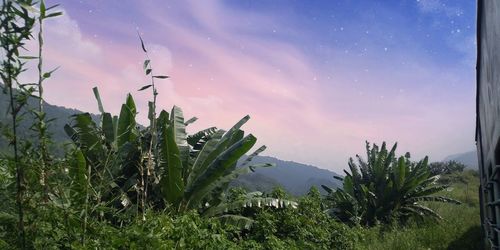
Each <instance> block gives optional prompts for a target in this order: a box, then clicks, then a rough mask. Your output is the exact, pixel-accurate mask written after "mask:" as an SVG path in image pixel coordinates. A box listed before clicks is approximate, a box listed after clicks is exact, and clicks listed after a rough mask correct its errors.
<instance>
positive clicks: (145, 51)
mask: <svg viewBox="0 0 500 250" xmlns="http://www.w3.org/2000/svg"><path fill="white" fill-rule="evenodd" d="M137 35H138V36H139V40H141V48H142V51H144V53H147V52H148V51H147V50H146V46H144V41H143V40H142V37H141V34H139V31H137Z"/></svg>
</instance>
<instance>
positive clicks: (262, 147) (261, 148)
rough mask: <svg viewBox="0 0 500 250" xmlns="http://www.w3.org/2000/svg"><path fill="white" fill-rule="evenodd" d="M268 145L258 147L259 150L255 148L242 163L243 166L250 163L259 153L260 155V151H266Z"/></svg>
mask: <svg viewBox="0 0 500 250" xmlns="http://www.w3.org/2000/svg"><path fill="white" fill-rule="evenodd" d="M266 148H267V147H266V146H265V145H262V146H261V147H260V148H258V149H257V150H255V151H254V152H253V153H252V154H250V155H249V156H248V157H247V158H246V159H245V161H244V162H243V163H242V164H241V166H242V167H244V166H246V165H248V164H250V162H252V159H253V158H254V157H256V156H257V155H259V154H260V153H262V152H264V151H265V150H266Z"/></svg>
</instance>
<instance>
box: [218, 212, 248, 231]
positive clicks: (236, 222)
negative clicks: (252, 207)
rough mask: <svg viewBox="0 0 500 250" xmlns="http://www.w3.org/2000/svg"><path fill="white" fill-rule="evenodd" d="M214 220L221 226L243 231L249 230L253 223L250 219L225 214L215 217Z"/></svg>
mask: <svg viewBox="0 0 500 250" xmlns="http://www.w3.org/2000/svg"><path fill="white" fill-rule="evenodd" d="M216 219H217V220H219V221H220V222H221V223H222V224H226V225H232V226H235V227H236V228H239V229H240V230H243V229H247V230H249V229H250V228H251V227H252V225H253V223H254V220H252V219H250V218H247V217H245V216H241V215H233V214H225V215H222V216H219V217H217V218H216Z"/></svg>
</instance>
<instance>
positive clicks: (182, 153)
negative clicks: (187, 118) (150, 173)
mask: <svg viewBox="0 0 500 250" xmlns="http://www.w3.org/2000/svg"><path fill="white" fill-rule="evenodd" d="M170 127H172V129H173V134H172V136H174V139H175V144H176V145H177V147H178V149H179V158H180V160H181V162H182V166H183V167H185V169H184V171H183V175H182V176H183V177H185V176H186V174H187V173H186V172H185V170H186V169H187V166H188V160H189V145H188V143H187V134H186V125H185V124H184V115H183V113H182V110H181V108H179V107H177V106H174V107H173V108H172V111H171V112H170Z"/></svg>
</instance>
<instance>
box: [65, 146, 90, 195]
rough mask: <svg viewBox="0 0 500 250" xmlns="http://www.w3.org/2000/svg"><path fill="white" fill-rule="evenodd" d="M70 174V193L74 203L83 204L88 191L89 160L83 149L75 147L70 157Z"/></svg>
mask: <svg viewBox="0 0 500 250" xmlns="http://www.w3.org/2000/svg"><path fill="white" fill-rule="evenodd" d="M69 160H70V164H69V169H68V175H69V177H70V179H71V185H70V195H71V198H72V203H73V204H83V202H84V199H85V194H86V193H87V174H86V169H87V162H86V161H85V157H84V155H83V153H82V151H81V150H79V149H75V150H74V151H73V152H72V155H71V157H70V158H69Z"/></svg>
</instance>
